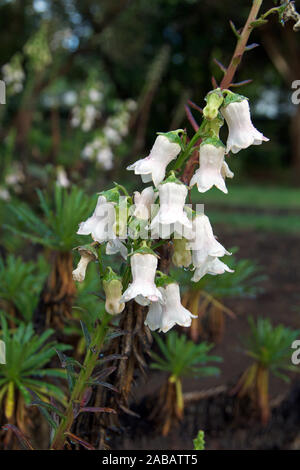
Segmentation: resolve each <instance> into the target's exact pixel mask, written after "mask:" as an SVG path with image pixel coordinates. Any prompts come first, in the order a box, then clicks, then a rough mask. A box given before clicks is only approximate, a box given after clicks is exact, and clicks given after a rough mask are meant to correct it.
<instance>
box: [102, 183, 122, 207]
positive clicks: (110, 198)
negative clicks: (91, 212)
mask: <svg viewBox="0 0 300 470" xmlns="http://www.w3.org/2000/svg"><path fill="white" fill-rule="evenodd" d="M98 194H99V195H100V196H104V197H105V199H106V201H107V202H113V203H117V202H119V199H120V192H119V189H118V188H117V187H115V188H112V189H108V190H107V191H101V193H98Z"/></svg>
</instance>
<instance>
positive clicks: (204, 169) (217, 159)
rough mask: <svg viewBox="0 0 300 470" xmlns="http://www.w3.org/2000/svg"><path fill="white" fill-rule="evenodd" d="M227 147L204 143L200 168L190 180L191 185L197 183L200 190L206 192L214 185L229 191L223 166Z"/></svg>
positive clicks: (201, 149) (201, 146) (200, 157)
mask: <svg viewBox="0 0 300 470" xmlns="http://www.w3.org/2000/svg"><path fill="white" fill-rule="evenodd" d="M224 155H225V148H224V147H223V146H221V145H218V146H215V145H213V144H210V143H208V144H202V145H200V150H199V165H200V166H199V170H197V171H196V173H195V174H194V176H193V177H192V179H191V181H190V186H194V184H197V187H198V191H199V192H200V193H205V192H206V191H208V190H209V189H210V188H212V187H213V186H216V187H217V188H218V189H220V190H221V191H223V193H226V194H227V193H228V191H227V188H226V185H225V181H224V177H223V175H222V168H223V164H224Z"/></svg>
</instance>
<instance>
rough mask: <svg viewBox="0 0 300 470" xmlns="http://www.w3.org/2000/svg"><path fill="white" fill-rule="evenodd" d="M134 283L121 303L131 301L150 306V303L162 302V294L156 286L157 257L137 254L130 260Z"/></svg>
mask: <svg viewBox="0 0 300 470" xmlns="http://www.w3.org/2000/svg"><path fill="white" fill-rule="evenodd" d="M130 265H131V273H132V283H131V284H129V286H128V288H127V289H126V291H125V292H124V294H123V295H122V298H121V302H128V301H129V300H131V299H135V301H136V302H137V303H138V304H140V305H149V304H150V302H158V301H162V295H161V292H160V291H159V290H158V288H157V287H156V285H155V282H154V279H155V273H156V268H157V257H156V256H154V255H152V254H150V253H149V254H141V253H136V254H134V255H132V256H131V258H130Z"/></svg>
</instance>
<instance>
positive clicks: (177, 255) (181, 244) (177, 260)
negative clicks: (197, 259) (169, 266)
mask: <svg viewBox="0 0 300 470" xmlns="http://www.w3.org/2000/svg"><path fill="white" fill-rule="evenodd" d="M186 245H187V240H186V239H185V238H181V239H174V252H173V257H172V261H173V263H174V264H175V266H177V267H178V268H181V267H184V268H187V267H188V266H189V265H190V264H191V262H192V255H191V251H190V250H189V249H188V248H187V246H186Z"/></svg>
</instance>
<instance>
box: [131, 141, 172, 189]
mask: <svg viewBox="0 0 300 470" xmlns="http://www.w3.org/2000/svg"><path fill="white" fill-rule="evenodd" d="M180 150H181V149H180V145H179V144H177V143H176V142H171V141H170V140H169V139H168V138H167V137H166V136H164V135H159V136H158V137H157V138H156V140H155V142H154V145H153V147H152V149H151V152H150V155H149V156H148V157H146V158H142V159H141V160H138V161H137V162H135V163H133V165H130V166H128V167H127V170H134V173H135V174H136V175H141V177H142V181H143V183H149V182H150V181H151V180H152V181H153V183H154V186H155V187H157V186H158V185H159V184H160V183H161V182H162V181H163V180H164V178H165V174H166V168H167V166H168V164H169V163H170V162H171V161H172V160H174V159H175V158H176V157H177V155H178V154H179V152H180Z"/></svg>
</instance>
